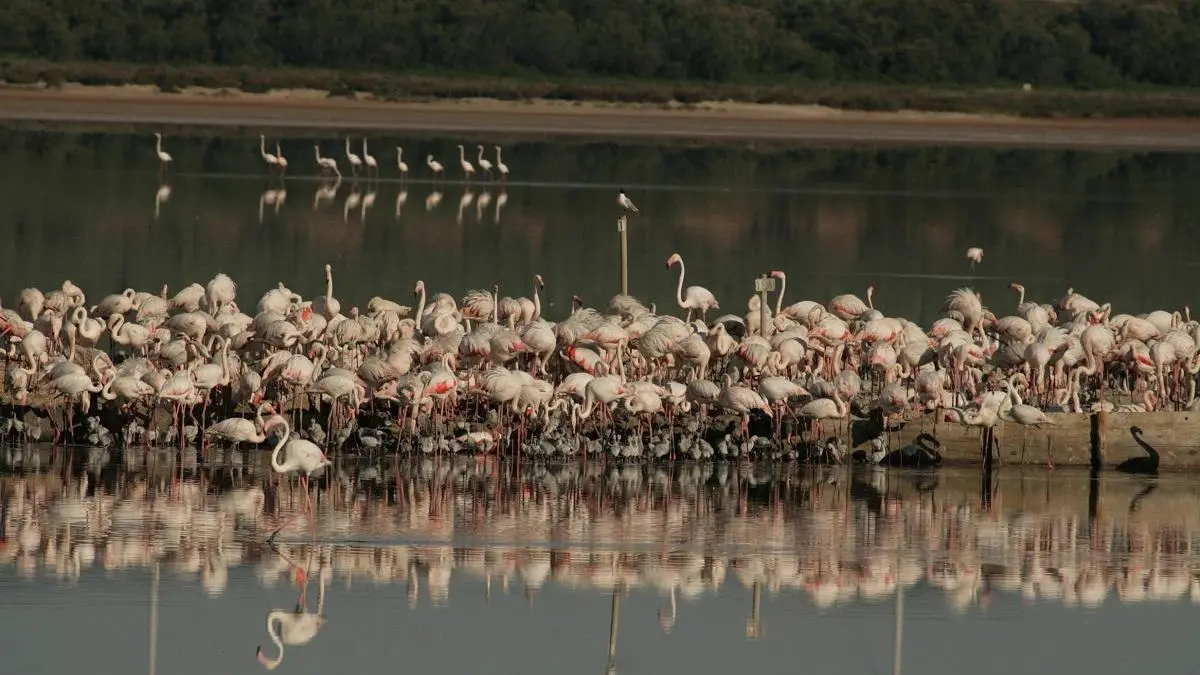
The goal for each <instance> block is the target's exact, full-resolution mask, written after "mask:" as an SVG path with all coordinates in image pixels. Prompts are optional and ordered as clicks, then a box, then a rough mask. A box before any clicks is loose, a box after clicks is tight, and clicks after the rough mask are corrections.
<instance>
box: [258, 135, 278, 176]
mask: <svg viewBox="0 0 1200 675" xmlns="http://www.w3.org/2000/svg"><path fill="white" fill-rule="evenodd" d="M258 154H260V155H262V158H263V161H264V162H266V163H267V173H271V172H272V171H274V170H276V169H278V168H279V158H278V157H276V156H275V155H272V154H271V153H269V152H267V137H266V136H264V135H263V134H259V135H258Z"/></svg>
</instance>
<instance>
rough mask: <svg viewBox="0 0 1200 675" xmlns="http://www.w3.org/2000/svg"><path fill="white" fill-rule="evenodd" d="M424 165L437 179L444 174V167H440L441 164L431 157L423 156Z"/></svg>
mask: <svg viewBox="0 0 1200 675" xmlns="http://www.w3.org/2000/svg"><path fill="white" fill-rule="evenodd" d="M425 165H426V166H428V167H429V170H430V171H432V172H433V175H435V176H437V177H438V178H441V177H442V176H443V175H444V174H445V171H446V167H444V166H442V163H441V162H439V161H437V160H436V159H434V158H433V155H426V156H425Z"/></svg>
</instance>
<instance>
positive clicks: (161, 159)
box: [154, 131, 172, 174]
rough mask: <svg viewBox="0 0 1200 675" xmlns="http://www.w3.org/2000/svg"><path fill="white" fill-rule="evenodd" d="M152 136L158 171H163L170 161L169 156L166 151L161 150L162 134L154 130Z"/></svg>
mask: <svg viewBox="0 0 1200 675" xmlns="http://www.w3.org/2000/svg"><path fill="white" fill-rule="evenodd" d="M154 138H155V143H154V149H155V151H156V152H157V153H158V172H159V173H160V174H161V173H165V172H166V170H167V165H168V164H170V163H171V161H172V160H171V156H170V155H168V154H167V153H165V152H163V149H162V134H160V133H158V132H157V131H156V132H154Z"/></svg>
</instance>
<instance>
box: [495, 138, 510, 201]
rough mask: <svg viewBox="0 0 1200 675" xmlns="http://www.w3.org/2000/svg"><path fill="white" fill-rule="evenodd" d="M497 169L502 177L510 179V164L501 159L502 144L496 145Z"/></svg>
mask: <svg viewBox="0 0 1200 675" xmlns="http://www.w3.org/2000/svg"><path fill="white" fill-rule="evenodd" d="M496 171H497V172H498V173H499V174H500V178H502V179H504V180H508V165H507V164H505V163H504V162H503V161H502V160H501V159H500V146H498V145H497V146H496ZM497 213H499V212H497Z"/></svg>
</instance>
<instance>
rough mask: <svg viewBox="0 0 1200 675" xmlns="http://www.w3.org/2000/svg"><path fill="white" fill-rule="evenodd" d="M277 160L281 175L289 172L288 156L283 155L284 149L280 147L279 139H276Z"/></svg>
mask: <svg viewBox="0 0 1200 675" xmlns="http://www.w3.org/2000/svg"><path fill="white" fill-rule="evenodd" d="M275 162H276V163H277V164H278V165H279V176H280V177H281V178H282V177H283V174H285V173H287V157H284V156H283V151H282V150H280V149H279V141H275Z"/></svg>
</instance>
